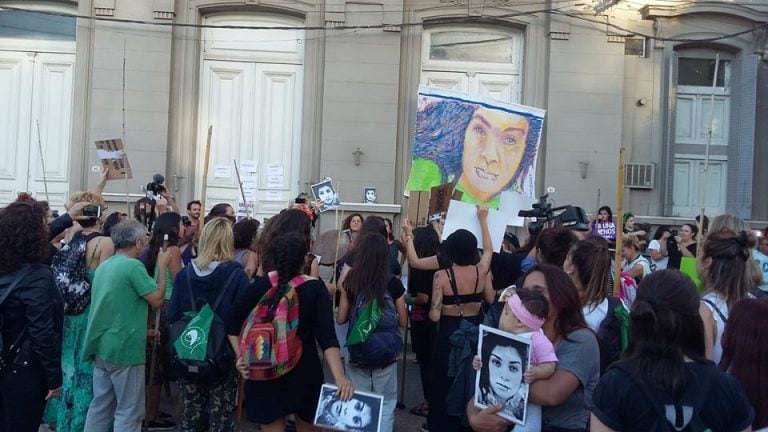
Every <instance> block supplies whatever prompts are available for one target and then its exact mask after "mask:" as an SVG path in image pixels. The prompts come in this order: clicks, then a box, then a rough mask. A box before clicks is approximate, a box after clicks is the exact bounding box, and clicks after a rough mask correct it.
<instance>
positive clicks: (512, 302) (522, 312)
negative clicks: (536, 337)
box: [507, 294, 544, 331]
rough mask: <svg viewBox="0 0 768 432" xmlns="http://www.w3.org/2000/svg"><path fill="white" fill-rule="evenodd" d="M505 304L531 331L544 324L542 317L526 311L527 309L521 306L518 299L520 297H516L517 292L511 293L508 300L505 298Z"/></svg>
mask: <svg viewBox="0 0 768 432" xmlns="http://www.w3.org/2000/svg"><path fill="white" fill-rule="evenodd" d="M507 306H509V310H510V311H512V313H513V314H515V317H517V319H518V320H520V322H521V323H523V325H524V326H526V327H528V328H530V329H531V330H532V331H537V330H539V329H541V326H543V325H544V320H543V319H542V318H539V317H537V316H536V315H534V314H532V313H530V312H528V309H526V308H525V306H523V303H522V302H521V301H520V297H518V296H517V294H512V296H511V297H510V298H509V300H507Z"/></svg>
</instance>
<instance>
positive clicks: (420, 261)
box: [400, 218, 440, 270]
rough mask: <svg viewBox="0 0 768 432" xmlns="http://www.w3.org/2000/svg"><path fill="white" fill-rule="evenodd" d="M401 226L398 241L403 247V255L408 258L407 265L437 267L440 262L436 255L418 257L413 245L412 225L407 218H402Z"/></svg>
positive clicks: (416, 267)
mask: <svg viewBox="0 0 768 432" xmlns="http://www.w3.org/2000/svg"><path fill="white" fill-rule="evenodd" d="M401 228H402V230H401V232H400V241H401V242H402V243H403V247H404V248H405V256H406V258H407V259H408V265H409V266H411V267H412V268H415V269H417V270H437V269H439V268H440V264H439V262H438V261H437V256H430V257H424V258H419V255H418V254H417V253H416V248H415V247H414V246H413V225H411V222H410V221H409V220H408V218H403V224H402V226H401Z"/></svg>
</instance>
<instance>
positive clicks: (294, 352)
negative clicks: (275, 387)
mask: <svg viewBox="0 0 768 432" xmlns="http://www.w3.org/2000/svg"><path fill="white" fill-rule="evenodd" d="M309 280H314V279H313V278H310V277H309V276H306V275H299V276H296V277H294V278H293V279H291V280H290V281H289V282H288V283H287V284H286V285H284V286H282V287H278V286H277V285H278V275H277V272H275V271H273V272H270V273H269V281H270V283H271V284H272V287H271V288H270V289H269V291H267V292H266V294H264V296H263V297H262V298H261V300H259V303H258V304H257V305H256V307H254V308H253V310H252V311H251V313H250V314H249V315H248V319H246V320H245V323H243V328H242V330H241V331H240V353H241V355H242V356H243V360H244V362H245V365H246V367H248V371H249V377H248V378H249V379H251V380H255V381H267V380H272V379H275V378H280V377H282V376H284V375H285V374H287V373H288V372H290V371H291V370H293V368H294V367H296V364H297V363H298V362H299V360H300V359H301V355H302V352H303V346H302V343H301V339H300V338H299V296H298V293H297V291H296V288H297V287H298V286H300V285H302V284H303V283H305V282H307V281H309Z"/></svg>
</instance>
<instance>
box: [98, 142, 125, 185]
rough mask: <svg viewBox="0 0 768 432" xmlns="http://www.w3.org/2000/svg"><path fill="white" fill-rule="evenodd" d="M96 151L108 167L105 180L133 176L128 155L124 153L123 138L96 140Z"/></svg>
mask: <svg viewBox="0 0 768 432" xmlns="http://www.w3.org/2000/svg"><path fill="white" fill-rule="evenodd" d="M96 153H97V154H98V155H99V159H101V162H102V163H103V164H104V165H108V166H109V167H110V170H109V173H108V174H107V180H119V179H126V178H133V172H132V171H131V165H130V164H129V163H128V155H126V154H125V147H123V140H122V139H120V138H115V139H109V140H103V141H96Z"/></svg>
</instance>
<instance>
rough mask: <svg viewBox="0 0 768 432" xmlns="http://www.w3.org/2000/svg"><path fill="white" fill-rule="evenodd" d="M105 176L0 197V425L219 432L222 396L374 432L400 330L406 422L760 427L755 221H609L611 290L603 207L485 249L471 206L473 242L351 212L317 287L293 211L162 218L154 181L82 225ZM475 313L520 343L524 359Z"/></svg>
mask: <svg viewBox="0 0 768 432" xmlns="http://www.w3.org/2000/svg"><path fill="white" fill-rule="evenodd" d="M106 177H107V176H106V175H105V174H104V173H102V178H101V180H100V182H99V184H98V185H97V186H96V187H95V188H94V189H93V190H91V191H87V192H81V193H77V194H74V195H72V197H71V198H70V201H69V202H68V203H67V206H66V207H67V212H66V213H64V214H62V215H61V216H58V217H53V216H52V214H51V211H50V209H49V207H48V204H47V203H46V202H45V201H39V200H35V199H34V198H33V197H31V196H29V195H26V194H25V195H20V196H19V198H18V200H17V201H16V202H14V203H12V204H9V205H8V206H7V207H5V208H3V209H2V210H0V312H1V313H2V315H1V316H2V321H1V322H0V325H1V327H0V331H1V335H2V337H1V338H0V348H2V352H1V353H2V356H1V357H0V360H2V361H0V432H32V431H37V430H38V427H39V426H40V424H41V423H46V424H48V425H50V426H51V427H53V428H55V429H56V430H57V431H60V432H61V431H76V432H79V431H88V432H91V431H93V432H101V431H103V432H108V431H110V430H114V431H116V432H123V431H128V432H139V431H141V430H142V428H144V429H146V430H150V431H152V430H154V431H159V430H177V429H178V430H179V431H183V432H193V431H194V432H197V431H202V430H210V431H212V432H230V431H234V430H235V428H236V423H237V417H238V416H237V413H238V412H240V411H241V408H240V407H241V405H240V403H242V404H243V405H242V406H243V407H244V408H243V412H244V415H245V417H246V418H247V419H248V420H249V421H251V422H254V423H257V424H259V425H260V427H261V430H262V431H264V432H282V431H286V430H289V429H293V430H298V431H301V432H304V431H313V430H317V428H316V426H314V425H313V421H314V418H315V414H316V411H317V407H318V401H319V400H325V402H323V403H322V406H323V409H322V410H321V411H322V417H323V418H324V419H326V420H325V421H327V422H328V424H332V425H334V427H338V428H342V429H345V430H352V431H354V430H371V429H370V425H369V423H371V422H372V421H373V420H372V418H373V417H372V416H373V414H375V415H376V416H379V417H380V422H381V423H380V424H381V428H380V430H381V432H391V431H393V430H394V424H395V421H394V412H395V404H396V402H397V390H398V385H399V383H398V373H397V370H398V360H399V358H400V357H401V355H402V352H403V345H402V344H403V332H405V331H410V332H411V336H412V338H411V340H412V348H413V351H414V352H415V354H416V361H417V362H418V363H419V371H420V380H421V390H422V392H423V398H424V400H423V402H421V403H419V404H418V405H417V406H414V407H412V409H411V413H412V414H415V415H419V416H423V417H425V423H424V424H423V425H421V426H420V427H419V429H420V430H421V431H424V432H429V431H433V432H454V431H456V432H458V431H472V430H474V431H477V432H502V431H511V430H515V431H523V430H526V431H534V430H541V431H548V432H562V431H585V430H591V431H598V432H599V431H635V430H636V431H650V430H671V429H668V427H675V429H676V430H683V428H684V427H692V429H691V430H705V429H706V428H709V429H710V430H713V431H744V430H751V429H752V428H754V429H759V428H762V427H768V392H766V391H765V389H766V388H768V326H766V325H765V322H764V317H765V316H766V313H767V312H768V297H763V296H764V294H765V293H766V291H764V290H766V289H768V280H766V279H768V274H766V273H768V232H763V233H762V234H763V235H762V237H759V239H758V238H757V237H756V236H755V234H754V232H753V231H752V230H751V228H750V227H749V225H748V224H747V223H746V222H744V221H743V220H741V219H740V218H738V217H736V216H733V215H721V216H718V217H716V218H714V219H713V220H712V221H711V223H709V226H708V227H707V230H706V231H704V230H702V232H701V233H699V232H698V226H697V224H693V223H692V224H685V225H683V226H682V227H680V228H679V229H678V230H674V229H673V228H671V227H669V226H660V227H658V228H656V230H655V231H654V233H653V235H652V236H651V235H650V231H651V230H650V229H648V228H647V227H642V226H639V225H638V224H637V223H636V222H635V220H634V219H635V218H634V216H633V215H631V214H624V215H619V217H623V218H624V222H625V223H624V226H625V230H624V231H625V232H624V233H623V235H624V238H623V239H622V240H623V247H622V250H621V256H622V258H623V261H624V262H623V266H622V268H623V273H622V276H621V278H619V279H618V280H614V279H615V278H614V275H613V274H612V268H613V267H612V266H613V264H612V262H613V261H612V258H613V253H612V252H611V248H612V246H613V241H615V240H616V236H617V235H621V234H620V233H616V229H615V225H614V226H613V227H611V224H613V215H612V213H611V209H610V208H607V207H604V208H601V209H600V211H599V212H598V218H597V220H596V221H595V223H594V224H593V225H592V227H591V228H590V231H591V232H575V231H571V230H569V229H567V228H563V227H545V228H544V229H543V230H541V231H540V232H534V233H532V234H531V236H530V238H529V239H527V241H526V242H525V244H524V245H523V246H522V247H520V245H519V243H518V242H517V239H516V238H514V236H511V235H508V236H505V246H504V248H502V249H501V250H498V251H494V250H493V246H492V243H491V236H490V232H489V228H488V221H487V218H488V210H487V209H486V208H484V207H478V211H477V217H478V221H479V225H480V227H481V236H479V237H480V238H478V237H477V236H475V235H474V234H473V233H472V232H470V231H468V230H465V229H459V230H457V231H455V232H453V233H451V234H450V235H449V236H447V238H446V240H445V241H444V242H441V241H440V236H439V235H438V233H437V232H436V231H435V229H434V228H433V227H432V226H429V225H428V226H423V227H417V228H414V227H412V226H411V225H410V223H409V222H408V221H407V220H405V221H404V223H403V224H402V227H401V236H400V240H396V239H395V236H394V234H393V231H394V229H393V226H392V221H391V220H385V219H383V218H381V217H378V216H368V217H363V216H362V215H360V214H353V215H351V216H350V217H349V218H347V220H345V221H344V226H343V231H342V232H343V233H344V234H345V235H344V237H345V239H344V247H343V248H341V252H340V254H339V257H338V259H336V260H334V261H335V262H333V263H332V266H331V268H330V269H327V271H326V272H325V274H326V275H329V276H328V277H327V278H326V279H327V280H324V279H323V278H322V277H320V275H321V273H322V272H321V270H320V263H319V260H318V257H317V256H315V255H313V254H312V253H311V249H312V244H313V228H314V225H315V221H316V219H317V217H318V216H317V212H315V211H313V209H312V204H310V203H306V201H304V202H293V203H291V204H290V205H289V206H288V208H286V209H285V210H283V211H282V212H280V213H279V214H277V215H275V216H273V217H271V218H270V219H268V220H267V221H266V222H265V223H264V224H263V226H262V225H261V224H260V223H259V222H258V221H256V220H253V219H248V218H244V219H242V220H239V221H238V220H237V219H236V217H235V211H234V208H233V207H232V206H230V205H228V204H218V205H216V206H213V207H212V208H211V209H210V211H209V212H208V214H205V215H204V214H202V211H201V210H202V208H203V205H202V203H201V202H199V201H192V202H190V203H188V204H187V206H186V212H185V213H186V214H185V215H182V214H181V213H182V212H183V211H184V209H180V208H178V206H177V205H176V203H175V202H173V197H172V196H170V194H169V193H168V192H164V193H163V194H161V195H159V196H156V197H154V198H152V197H148V198H146V199H142V200H140V202H137V203H136V205H135V206H134V212H133V215H132V216H129V215H127V214H125V213H121V212H113V213H111V214H109V215H104V216H101V215H103V214H104V213H105V212H104V210H106V205H105V203H104V199H103V198H102V196H101V192H102V191H103V188H104V184H105V182H106ZM166 190H167V189H166ZM94 208H96V209H98V211H97V212H96V213H94V212H93V211H92V210H93V209H94ZM649 239H650V241H649ZM758 240H759V241H758ZM697 243H701V245H698V244H697ZM684 258H690V259H693V260H694V266H695V276H696V279H697V280H698V281H699V282H700V283H701V288H699V287H697V286H696V281H694V280H693V279H692V278H691V277H689V275H688V274H686V273H685V272H681V271H679V270H677V269H678V268H681V267H682V266H681V264H682V263H683V262H684ZM333 270H337V271H333ZM627 284H629V285H633V286H634V288H632V290H630V291H627V292H631V293H632V295H629V296H627V295H624V293H625V288H626V285H627ZM614 292H615V293H617V294H620V295H619V298H618V299H617V298H616V297H615V296H614V295H612V294H613V293H614ZM761 297H762V298H761ZM481 324H483V325H485V326H487V327H489V328H492V329H496V331H501V332H503V333H511V334H514V335H516V336H517V337H522V338H528V339H529V340H530V341H531V344H532V348H531V354H530V359H529V358H528V354H527V353H525V352H522V351H520V349H519V348H518V347H516V346H512V345H505V344H504V342H502V341H501V340H502V339H503V338H501V339H499V338H498V336H497V335H495V334H494V333H488V334H487V335H484V334H482V333H481V332H480V331H478V329H479V326H480V325H481ZM339 326H344V327H343V328H346V331H345V332H343V333H342V334H339V332H338V330H337V329H338V328H339ZM481 338H482V339H483V341H484V342H487V344H486V345H484V346H485V347H486V348H484V350H483V351H484V352H480V353H478V352H477V346H478V340H479V339H481ZM492 340H493V341H495V342H494V343H493V344H491V343H490V342H489V341H492ZM342 348H345V349H344V350H342ZM489 358H490V359H491V360H490V361H491V363H489V364H487V365H485V367H483V362H484V361H487V360H486V359H489ZM494 359H496V360H494ZM501 359H504V362H502V360H501ZM510 359H511V360H510ZM529 360H530V362H531V366H530V368H528V367H527V366H526V367H522V365H524V364H525V365H527V364H528V361H529ZM324 366H325V367H324ZM324 371H329V372H330V376H326V373H325V372H324ZM478 373H479V374H480V381H481V387H480V389H479V390H478V392H479V394H477V395H476V394H475V391H476V390H475V375H476V374H478ZM326 381H330V382H332V384H334V385H335V389H336V390H335V393H334V394H332V395H331V394H325V393H324V394H323V396H322V397H321V386H322V384H323V383H325V382H326ZM171 383H175V384H174V387H175V388H178V401H179V403H180V407H181V411H180V413H173V414H174V415H172V414H168V413H164V412H162V411H161V409H160V405H161V404H160V401H161V399H162V396H163V389H168V388H169V387H170V385H171ZM356 391H359V392H364V393H372V394H376V395H380V396H382V397H383V405H382V406H381V409H380V410H379V408H378V407H375V410H372V408H371V406H368V405H365V404H363V403H361V402H359V400H358V399H355V398H354V397H353V396H354V392H356ZM476 401H482V405H484V406H485V408H482V407H478V406H477V405H478V404H476ZM523 413H525V414H523ZM174 419H176V420H177V421H178V424H177V423H176V422H174ZM416 427H417V426H416V425H414V428H416ZM404 432H405V431H404Z"/></svg>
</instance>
